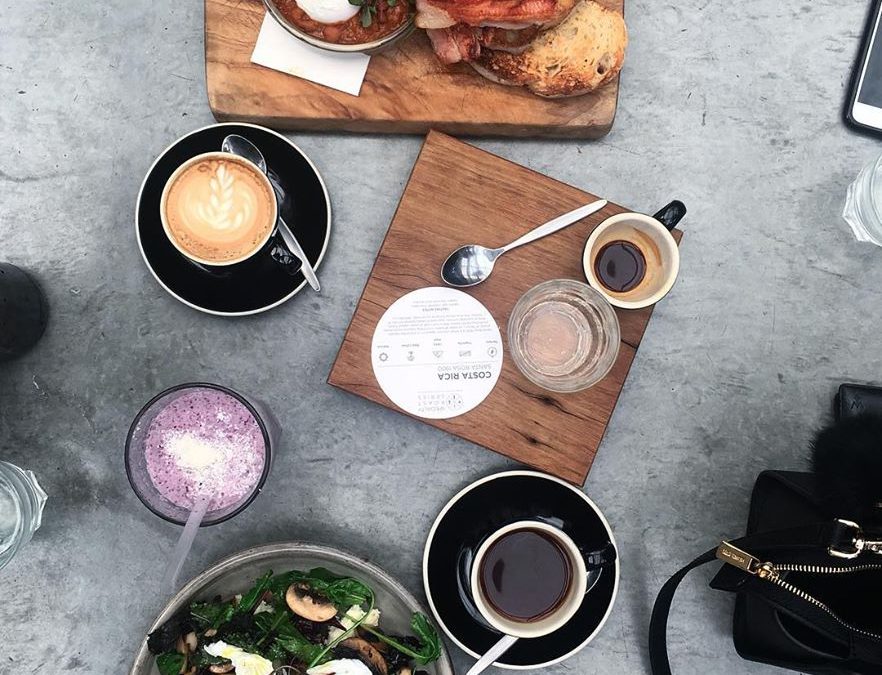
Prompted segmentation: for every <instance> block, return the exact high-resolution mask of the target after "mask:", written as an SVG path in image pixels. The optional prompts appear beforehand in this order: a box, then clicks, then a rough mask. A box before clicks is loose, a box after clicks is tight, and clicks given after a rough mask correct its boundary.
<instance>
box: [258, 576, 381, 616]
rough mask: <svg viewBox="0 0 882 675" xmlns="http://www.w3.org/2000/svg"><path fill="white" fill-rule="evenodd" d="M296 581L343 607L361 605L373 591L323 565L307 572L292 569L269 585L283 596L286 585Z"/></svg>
mask: <svg viewBox="0 0 882 675" xmlns="http://www.w3.org/2000/svg"><path fill="white" fill-rule="evenodd" d="M296 583H301V584H306V585H307V586H309V587H310V588H311V589H312V590H314V591H315V592H316V593H317V594H319V595H321V596H323V597H325V598H327V599H328V600H330V601H331V602H332V603H334V604H335V605H336V606H337V607H340V608H343V609H348V608H349V607H351V606H352V605H363V604H365V603H366V602H368V600H369V599H370V598H372V597H373V591H371V589H370V588H369V587H368V586H366V585H365V584H363V583H362V582H361V581H359V580H358V579H353V578H352V577H341V576H338V575H336V574H334V573H333V572H330V571H329V570H326V569H325V568H323V567H316V568H314V569H311V570H309V571H308V572H301V571H299V570H292V571H291V572H288V573H286V574H282V575H279V576H277V577H275V578H274V579H273V580H272V583H271V585H270V586H271V590H272V591H273V592H274V593H276V594H277V595H278V596H279V597H283V596H284V594H285V591H286V590H287V589H288V586H290V585H291V584H296Z"/></svg>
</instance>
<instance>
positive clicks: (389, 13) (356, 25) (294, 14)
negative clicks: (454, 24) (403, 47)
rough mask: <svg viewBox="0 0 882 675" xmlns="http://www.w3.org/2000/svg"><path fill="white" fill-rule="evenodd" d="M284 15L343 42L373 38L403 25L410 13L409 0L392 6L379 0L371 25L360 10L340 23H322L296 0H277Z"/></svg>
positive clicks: (318, 34)
mask: <svg viewBox="0 0 882 675" xmlns="http://www.w3.org/2000/svg"><path fill="white" fill-rule="evenodd" d="M275 5H276V7H278V9H279V11H280V12H281V13H282V15H283V16H284V17H285V18H286V19H287V20H288V21H290V22H291V23H292V24H294V25H295V26H297V28H299V29H300V30H302V31H303V32H304V33H308V34H309V35H312V36H313V37H317V38H319V39H320V40H324V41H325V42H333V43H335V44H341V45H354V44H364V43H366V42H373V41H374V40H379V39H380V38H382V37H384V36H386V35H388V34H389V33H392V32H394V31H395V30H396V29H398V28H399V27H401V26H402V25H404V24H405V23H406V22H407V20H408V18H409V16H410V3H409V2H408V0H398V2H396V3H395V5H394V6H393V7H390V6H389V5H388V4H386V0H377V13H376V14H374V16H373V21H372V22H371V25H370V26H362V25H361V12H359V13H358V14H356V15H355V16H353V17H352V18H351V19H348V20H346V21H341V22H339V23H321V22H319V21H316V20H314V19H312V18H311V17H310V16H309V14H307V13H306V12H304V11H303V10H302V9H300V7H299V6H298V5H297V2H296V1H295V0H275Z"/></svg>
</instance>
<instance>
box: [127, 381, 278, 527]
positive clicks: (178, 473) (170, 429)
mask: <svg viewBox="0 0 882 675" xmlns="http://www.w3.org/2000/svg"><path fill="white" fill-rule="evenodd" d="M144 457H145V460H146V463H147V473H148V474H149V476H150V480H151V481H152V482H153V485H154V486H155V487H156V489H157V490H158V491H159V493H160V494H161V495H162V496H163V497H165V498H166V499H168V500H169V501H170V502H172V503H173V504H175V505H177V506H179V507H181V508H185V509H192V508H193V505H194V504H195V503H196V502H198V501H201V500H202V499H208V500H209V503H210V506H209V511H218V510H221V509H225V508H228V507H230V506H234V505H236V504H238V503H241V502H242V501H243V500H244V499H246V498H247V497H248V496H249V495H250V494H251V493H252V492H253V490H254V488H255V486H256V485H257V483H258V482H259V481H260V477H261V475H262V473H263V468H264V464H265V462H266V447H265V443H264V437H263V432H262V430H261V428H260V425H259V424H258V423H257V420H255V419H254V415H252V414H251V411H249V410H248V408H246V407H245V405H244V404H243V403H242V402H241V401H239V400H238V399H237V398H235V397H233V396H231V395H229V394H227V393H225V392H223V391H219V390H217V389H208V388H200V389H191V390H188V391H187V393H185V394H182V395H181V396H179V397H178V398H176V399H174V400H172V401H171V402H170V403H168V405H166V406H165V407H164V408H163V409H162V410H160V411H159V413H158V414H157V415H156V417H154V418H153V420H152V421H151V422H150V426H149V427H148V428H147V434H146V437H145V439H144Z"/></svg>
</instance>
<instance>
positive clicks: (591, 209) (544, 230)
mask: <svg viewBox="0 0 882 675" xmlns="http://www.w3.org/2000/svg"><path fill="white" fill-rule="evenodd" d="M606 204H607V201H606V200H605V199H599V200H597V201H596V202H592V203H590V204H586V205H585V206H580V207H579V208H577V209H574V210H572V211H570V212H569V213H565V214H563V215H562V216H558V217H557V218H554V219H553V220H549V221H548V222H547V223H545V224H544V225H540V226H539V227H537V228H535V229H533V230H530V231H529V232H527V234H525V235H524V236H523V237H520V238H519V239H515V240H514V241H513V242H511V243H510V244H508V245H507V246H502V247H500V248H486V247H484V246H479V245H478V244H469V245H468V246H462V247H461V248H458V249H456V250H455V251H454V252H453V253H451V254H450V256H449V257H448V258H447V260H445V261H444V264H443V265H442V266H441V278H442V279H443V280H444V283H446V284H448V285H450V286H457V287H459V288H466V287H468V286H475V285H477V284H480V283H481V282H482V281H484V280H485V279H487V277H489V276H490V273H491V272H492V271H493V266H494V265H495V264H496V260H497V259H498V258H499V256H501V255H502V254H503V253H507V252H508V251H511V250H512V249H513V248H517V247H518V246H523V245H524V244H529V243H530V242H533V241H536V240H537V239H541V238H542V237H547V236H548V235H549V234H553V233H555V232H557V231H558V230H562V229H563V228H565V227H567V226H569V225H572V224H573V223H575V222H578V221H580V220H582V218H585V217H586V216H590V215H591V214H592V213H596V212H597V211H600V209H602V208H603V207H604V206H606Z"/></svg>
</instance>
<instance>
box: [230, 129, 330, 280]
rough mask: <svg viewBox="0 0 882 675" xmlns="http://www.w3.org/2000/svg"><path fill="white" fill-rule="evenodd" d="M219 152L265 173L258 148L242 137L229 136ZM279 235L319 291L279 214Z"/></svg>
mask: <svg viewBox="0 0 882 675" xmlns="http://www.w3.org/2000/svg"><path fill="white" fill-rule="evenodd" d="M221 150H223V151H224V152H228V153H230V154H231V155H238V156H239V157H242V158H243V159H247V160H248V161H249V162H251V163H252V164H255V165H256V166H257V168H258V169H260V170H261V171H263V172H264V173H266V172H267V166H266V159H264V157H263V153H262V152H261V151H260V148H258V147H257V146H256V145H254V143H252V142H251V141H249V140H248V139H247V138H245V137H244V136H240V135H239V134H230V135H229V136H227V137H226V138H225V139H224V142H223V143H222V144H221ZM279 234H281V235H282V240H283V241H284V242H285V246H287V247H288V250H289V251H291V253H293V254H294V255H295V256H296V257H297V258H299V259H300V263H301V271H302V272H303V276H305V277H306V280H307V281H308V282H309V285H310V286H312V288H313V290H315V291H316V292H318V291H320V290H321V288H322V287H321V284H319V280H318V277H316V275H315V270H314V269H313V267H312V264H310V262H309V259H308V258H307V257H306V254H305V253H304V252H303V248H302V247H301V246H300V242H299V241H297V237H295V236H294V233H293V232H292V231H291V228H290V227H288V223H286V222H285V219H284V218H282V214H281V213H280V214H279Z"/></svg>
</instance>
